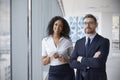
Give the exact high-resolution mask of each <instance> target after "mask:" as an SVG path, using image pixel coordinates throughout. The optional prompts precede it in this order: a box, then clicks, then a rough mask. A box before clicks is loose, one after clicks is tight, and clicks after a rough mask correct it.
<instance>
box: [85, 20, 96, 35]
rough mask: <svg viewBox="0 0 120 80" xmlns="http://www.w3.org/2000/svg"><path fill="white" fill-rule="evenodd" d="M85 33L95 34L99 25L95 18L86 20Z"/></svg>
mask: <svg viewBox="0 0 120 80" xmlns="http://www.w3.org/2000/svg"><path fill="white" fill-rule="evenodd" d="M83 24H84V31H85V33H86V34H93V33H94V32H95V29H96V27H97V23H96V22H95V20H94V19H93V18H85V19H84V23H83Z"/></svg>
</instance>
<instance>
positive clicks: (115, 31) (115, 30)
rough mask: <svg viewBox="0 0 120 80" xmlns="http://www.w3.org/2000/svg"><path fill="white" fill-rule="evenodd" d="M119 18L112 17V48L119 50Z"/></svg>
mask: <svg viewBox="0 0 120 80" xmlns="http://www.w3.org/2000/svg"><path fill="white" fill-rule="evenodd" d="M119 31H120V17H119V16H113V19H112V48H113V49H117V50H119V49H120V32H119Z"/></svg>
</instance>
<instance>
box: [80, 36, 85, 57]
mask: <svg viewBox="0 0 120 80" xmlns="http://www.w3.org/2000/svg"><path fill="white" fill-rule="evenodd" d="M85 40H86V39H85V37H84V38H83V40H82V44H81V47H82V54H83V56H86V53H85Z"/></svg>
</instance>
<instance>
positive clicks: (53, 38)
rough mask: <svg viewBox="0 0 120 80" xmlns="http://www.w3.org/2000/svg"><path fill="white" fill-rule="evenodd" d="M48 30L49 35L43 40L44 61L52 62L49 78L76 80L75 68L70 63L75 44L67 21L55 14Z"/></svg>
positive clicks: (46, 62) (52, 79)
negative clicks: (70, 35) (73, 44)
mask: <svg viewBox="0 0 120 80" xmlns="http://www.w3.org/2000/svg"><path fill="white" fill-rule="evenodd" d="M47 31H48V36H47V37H46V38H44V39H43V40H42V63H43V64H44V65H47V64H50V69H49V77H48V80H74V70H73V69H71V68H70V66H69V64H68V63H69V57H70V55H71V53H72V50H73V46H72V42H71V40H70V37H69V32H70V28H69V25H68V23H67V21H66V20H65V19H64V18H62V17H60V16H55V17H53V18H52V19H51V21H50V22H49V24H48V28H47Z"/></svg>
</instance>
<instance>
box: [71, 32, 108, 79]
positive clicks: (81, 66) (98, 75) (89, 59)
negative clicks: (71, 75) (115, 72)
mask: <svg viewBox="0 0 120 80" xmlns="http://www.w3.org/2000/svg"><path fill="white" fill-rule="evenodd" d="M85 39H86V38H85V37H84V38H82V39H79V40H78V41H77V42H76V44H75V48H74V51H73V54H72V55H71V58H70V66H71V67H72V68H75V69H77V71H76V80H83V79H82V77H81V72H82V71H86V73H87V79H86V80H107V75H106V60H107V56H108V53H109V46H110V43H109V40H108V39H106V38H104V37H102V36H100V35H98V34H96V36H95V37H94V39H93V41H92V42H91V44H90V48H89V51H88V54H87V55H85ZM97 51H100V52H101V54H100V56H99V57H98V58H93V56H94V54H95V53H96V52H97ZM78 56H82V57H83V58H82V60H81V62H78V61H77V57H78Z"/></svg>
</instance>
